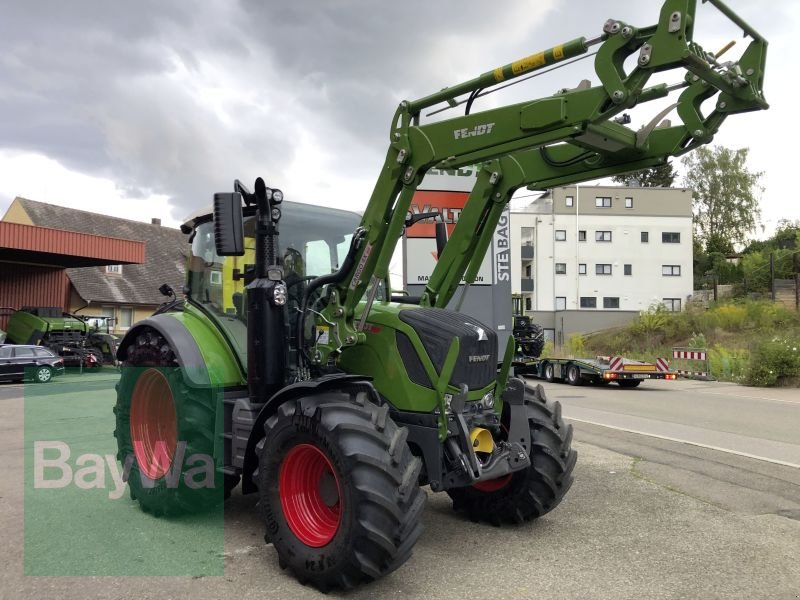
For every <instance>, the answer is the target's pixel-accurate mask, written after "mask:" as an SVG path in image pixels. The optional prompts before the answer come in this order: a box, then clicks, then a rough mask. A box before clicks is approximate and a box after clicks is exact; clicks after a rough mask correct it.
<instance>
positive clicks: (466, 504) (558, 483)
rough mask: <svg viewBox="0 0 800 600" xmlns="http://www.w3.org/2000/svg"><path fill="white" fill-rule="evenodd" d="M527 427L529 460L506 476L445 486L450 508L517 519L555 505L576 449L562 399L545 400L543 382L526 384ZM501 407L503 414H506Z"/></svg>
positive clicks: (485, 517)
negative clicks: (529, 463)
mask: <svg viewBox="0 0 800 600" xmlns="http://www.w3.org/2000/svg"><path fill="white" fill-rule="evenodd" d="M525 407H526V410H527V412H528V423H529V425H530V431H531V452H530V459H531V466H530V467H528V468H527V469H525V470H522V471H517V472H515V473H512V474H511V475H510V476H506V477H501V478H498V479H495V480H490V481H485V482H481V483H478V484H475V485H473V486H470V487H465V488H456V489H451V490H448V491H447V493H448V494H449V495H450V497H451V498H452V499H453V508H454V509H455V510H456V511H460V512H464V513H466V514H467V515H468V516H469V518H470V519H472V520H473V521H488V522H489V523H492V524H494V525H500V524H501V523H503V522H512V523H521V522H523V521H527V520H530V519H535V518H537V517H541V516H542V515H545V514H547V513H548V512H550V511H551V510H553V509H554V508H555V507H556V506H558V504H559V503H560V502H561V500H562V499H563V498H564V495H565V494H566V493H567V491H568V490H569V488H570V486H571V485H572V471H573V469H574V468H575V462H576V461H577V458H578V454H577V452H575V451H574V450H572V448H571V446H572V425H567V424H565V423H564V419H563V418H562V417H561V405H560V404H559V403H558V402H551V401H549V400H547V398H546V397H545V394H544V390H543V389H542V386H536V388H531V387H527V386H526V388H525ZM507 415H508V412H507V410H506V411H504V420H507V418H508V416H507Z"/></svg>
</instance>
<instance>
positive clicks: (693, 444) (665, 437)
mask: <svg viewBox="0 0 800 600" xmlns="http://www.w3.org/2000/svg"><path fill="white" fill-rule="evenodd" d="M564 418H565V419H567V420H568V421H576V422H578V423H586V424H587V425H597V426H598V427H606V428H608V429H616V430H617V431H625V432H627V433H635V434H637V435H645V436H647V437H652V438H657V439H659V440H666V441H668V442H678V443H680V444H688V445H690V446H697V447H699V448H706V449H708V450H716V451H718V452H726V453H727V454H735V455H737V456H743V457H745V458H752V459H755V460H762V461H764V462H768V463H773V464H776V465H782V466H784V467H792V468H793V469H800V465H797V464H795V463H790V462H786V461H783V460H776V459H774V458H767V457H765V456H758V455H756V454H750V453H748V452H739V451H738V450H731V449H730V448H721V447H719V446H712V445H710V444H701V443H700V442H692V441H690V440H682V439H679V438H674V437H669V436H666V435H658V434H656V433H648V432H646V431H637V430H636V429H628V428H626V427H617V426H615V425H606V424H605V423H598V422H597V421H589V420H586V419H575V418H572V417H569V416H567V415H564Z"/></svg>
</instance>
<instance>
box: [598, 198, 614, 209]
mask: <svg viewBox="0 0 800 600" xmlns="http://www.w3.org/2000/svg"><path fill="white" fill-rule="evenodd" d="M594 205H595V206H596V207H597V208H611V197H610V196H598V197H597V198H595V199H594Z"/></svg>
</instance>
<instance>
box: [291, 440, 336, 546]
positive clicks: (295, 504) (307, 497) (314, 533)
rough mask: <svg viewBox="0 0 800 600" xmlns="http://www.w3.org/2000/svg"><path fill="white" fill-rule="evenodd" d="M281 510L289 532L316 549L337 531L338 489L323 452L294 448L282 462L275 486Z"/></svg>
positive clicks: (309, 448)
mask: <svg viewBox="0 0 800 600" xmlns="http://www.w3.org/2000/svg"><path fill="white" fill-rule="evenodd" d="M278 493H279V494H280V498H281V508H282V509H283V515H284V517H286V523H287V524H288V525H289V529H291V530H292V533H294V535H295V536H296V537H297V539H299V540H300V541H301V542H303V543H304V544H305V545H306V546H311V547H312V548H320V547H322V546H325V545H326V544H328V543H330V541H331V540H332V539H333V538H334V536H335V535H336V532H337V531H339V522H340V521H341V518H342V504H341V497H342V490H341V486H340V485H339V478H338V477H337V476H336V471H335V470H334V469H333V465H332V464H331V461H330V460H329V459H328V457H327V456H326V455H325V453H324V452H323V451H322V450H320V449H319V448H317V447H316V446H312V445H311V444H298V445H297V446H294V447H293V448H292V449H291V450H289V452H287V453H286V456H285V457H284V459H283V463H282V464H281V471H280V477H279V483H278Z"/></svg>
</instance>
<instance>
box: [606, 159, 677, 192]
mask: <svg viewBox="0 0 800 600" xmlns="http://www.w3.org/2000/svg"><path fill="white" fill-rule="evenodd" d="M676 175H677V173H675V170H674V169H673V168H672V163H671V162H668V163H666V164H663V165H661V166H660V167H651V168H649V169H642V170H641V171H636V172H634V173H628V174H626V175H615V176H614V177H612V179H613V180H614V183H621V184H623V185H630V184H631V182H632V181H638V182H639V185H640V186H641V187H672V183H673V182H674V181H675V177H676Z"/></svg>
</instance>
